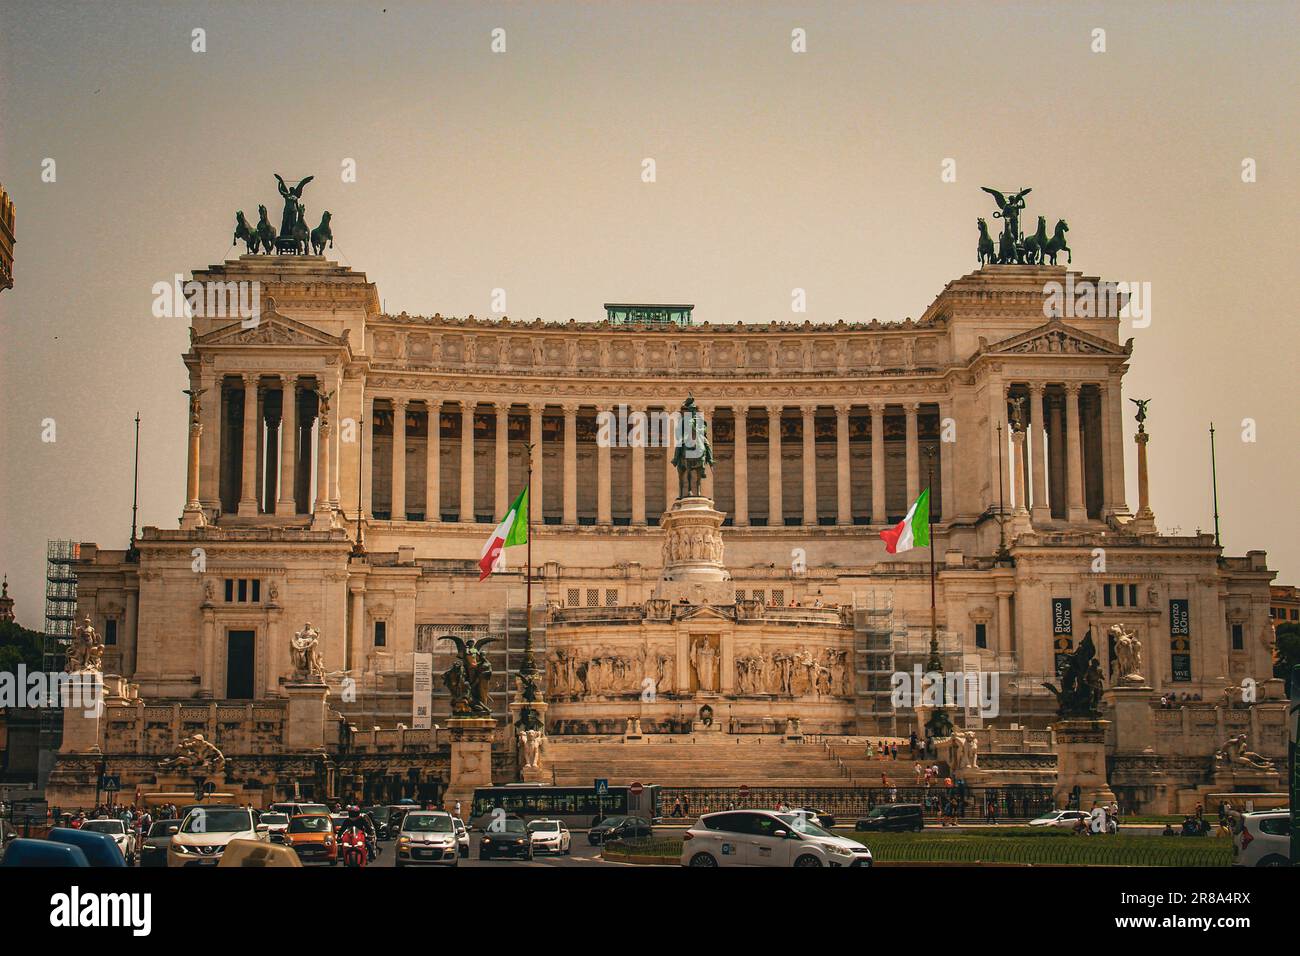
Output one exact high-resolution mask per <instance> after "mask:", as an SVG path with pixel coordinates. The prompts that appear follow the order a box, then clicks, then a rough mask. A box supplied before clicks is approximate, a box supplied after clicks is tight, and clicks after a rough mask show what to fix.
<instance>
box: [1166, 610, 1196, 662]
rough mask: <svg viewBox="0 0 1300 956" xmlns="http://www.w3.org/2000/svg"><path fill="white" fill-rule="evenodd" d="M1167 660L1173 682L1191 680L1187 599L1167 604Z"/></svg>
mask: <svg viewBox="0 0 1300 956" xmlns="http://www.w3.org/2000/svg"><path fill="white" fill-rule="evenodd" d="M1169 658H1170V661H1171V663H1172V665H1173V673H1174V680H1176V681H1190V680H1191V679H1192V621H1191V613H1190V611H1189V610H1188V601H1187V598H1174V599H1173V600H1171V601H1170V602H1169Z"/></svg>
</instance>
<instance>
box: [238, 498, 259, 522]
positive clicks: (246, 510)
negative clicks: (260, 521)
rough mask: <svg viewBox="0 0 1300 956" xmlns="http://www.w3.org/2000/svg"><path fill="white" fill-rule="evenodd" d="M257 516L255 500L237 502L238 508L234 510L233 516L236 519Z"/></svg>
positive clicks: (246, 499) (244, 499) (245, 499)
mask: <svg viewBox="0 0 1300 956" xmlns="http://www.w3.org/2000/svg"><path fill="white" fill-rule="evenodd" d="M257 515H258V511H257V499H256V498H241V499H240V500H239V507H238V508H236V509H235V516H236V517H238V518H256V517H257Z"/></svg>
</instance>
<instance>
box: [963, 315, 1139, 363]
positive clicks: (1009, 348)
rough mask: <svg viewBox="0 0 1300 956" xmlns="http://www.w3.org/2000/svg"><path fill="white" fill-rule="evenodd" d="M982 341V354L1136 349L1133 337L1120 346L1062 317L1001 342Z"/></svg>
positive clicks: (1125, 352) (1096, 352) (1108, 352)
mask: <svg viewBox="0 0 1300 956" xmlns="http://www.w3.org/2000/svg"><path fill="white" fill-rule="evenodd" d="M979 341H980V349H979V354H981V355H1018V354H1036V355H1053V354H1059V355H1128V354H1130V353H1131V352H1132V351H1133V340H1132V339H1129V340H1128V341H1127V342H1126V343H1124V344H1123V345H1116V344H1115V343H1114V342H1108V341H1106V340H1105V339H1103V338H1101V337H1100V336H1098V335H1093V334H1092V333H1091V332H1085V331H1083V330H1082V329H1076V328H1075V327H1074V326H1071V325H1066V324H1065V323H1064V322H1062V321H1061V320H1060V319H1052V320H1050V321H1049V322H1047V323H1045V324H1043V325H1040V326H1038V327H1037V328H1033V329H1030V330H1029V331H1027V332H1020V333H1018V334H1017V335H1013V336H1011V337H1010V338H1007V339H1003V340H1001V341H1000V342H993V343H991V344H990V343H989V342H988V340H987V339H985V338H984V337H983V336H981V337H980V340H979Z"/></svg>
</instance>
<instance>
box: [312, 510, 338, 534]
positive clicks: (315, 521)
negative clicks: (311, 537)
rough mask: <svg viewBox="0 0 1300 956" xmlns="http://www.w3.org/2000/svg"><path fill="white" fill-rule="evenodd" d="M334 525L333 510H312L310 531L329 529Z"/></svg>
mask: <svg viewBox="0 0 1300 956" xmlns="http://www.w3.org/2000/svg"><path fill="white" fill-rule="evenodd" d="M333 527H334V512H332V511H314V512H312V516H311V530H312V531H329V530H330V529H331V528H333Z"/></svg>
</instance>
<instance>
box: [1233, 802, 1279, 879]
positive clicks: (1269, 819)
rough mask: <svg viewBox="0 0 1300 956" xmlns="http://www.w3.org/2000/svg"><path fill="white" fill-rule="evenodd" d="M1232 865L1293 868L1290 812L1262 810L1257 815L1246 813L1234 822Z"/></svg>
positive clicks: (1255, 813)
mask: <svg viewBox="0 0 1300 956" xmlns="http://www.w3.org/2000/svg"><path fill="white" fill-rule="evenodd" d="M1238 821H1240V822H1238ZM1232 865H1233V866H1290V865H1291V814H1290V812H1289V811H1287V810H1258V811H1256V812H1254V813H1243V814H1241V815H1240V816H1239V817H1238V818H1237V819H1236V820H1234V821H1233V826H1232Z"/></svg>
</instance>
